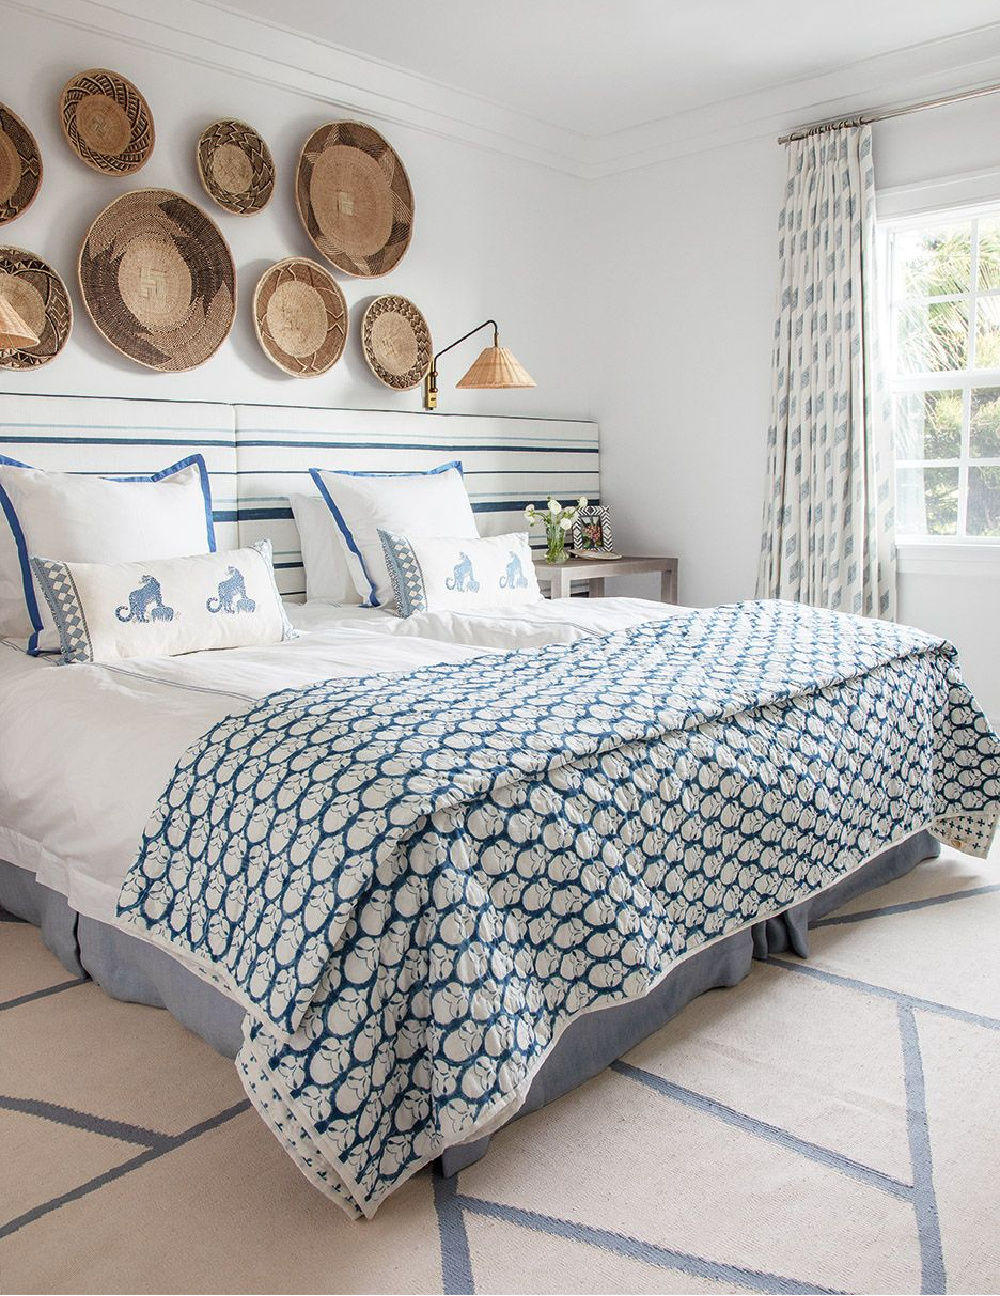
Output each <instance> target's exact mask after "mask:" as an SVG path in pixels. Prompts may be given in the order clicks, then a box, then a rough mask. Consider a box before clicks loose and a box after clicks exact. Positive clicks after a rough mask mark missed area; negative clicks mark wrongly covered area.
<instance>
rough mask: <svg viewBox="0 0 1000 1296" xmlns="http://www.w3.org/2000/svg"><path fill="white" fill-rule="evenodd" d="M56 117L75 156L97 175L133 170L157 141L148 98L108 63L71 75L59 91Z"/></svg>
mask: <svg viewBox="0 0 1000 1296" xmlns="http://www.w3.org/2000/svg"><path fill="white" fill-rule="evenodd" d="M59 123H60V125H61V126H62V132H63V135H64V136H65V138H66V142H67V144H69V146H70V148H71V149H72V150H73V152H74V153H75V154H76V155H77V157H78V158H79V159H80V160H81V161H82V162H86V164H87V166H89V167H91V168H92V169H93V170H94V171H98V172H99V173H100V174H101V175H107V176H121V175H133V174H134V173H135V172H136V171H139V170H140V169H141V168H142V167H144V166H145V165H146V163H147V162H148V161H149V159H150V156H151V154H152V152H153V146H154V144H155V143H156V132H155V130H154V127H153V114H152V113H151V112H150V110H149V104H148V103H147V102H146V100H145V99H144V98H143V97H142V95H141V94H140V93H139V91H138V90H137V89H136V87H135V86H134V85H133V84H132V82H131V81H129V80H127V79H126V78H125V77H123V76H121V75H120V74H119V73H117V72H111V71H109V70H108V69H107V68H90V69H89V71H87V72H80V73H78V74H77V75H76V76H75V77H70V79H69V80H68V81H67V82H66V84H65V85H64V86H63V89H62V94H61V95H60V97H59Z"/></svg>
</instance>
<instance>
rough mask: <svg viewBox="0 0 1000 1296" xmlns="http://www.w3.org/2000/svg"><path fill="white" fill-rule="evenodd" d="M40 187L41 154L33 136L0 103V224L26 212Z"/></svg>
mask: <svg viewBox="0 0 1000 1296" xmlns="http://www.w3.org/2000/svg"><path fill="white" fill-rule="evenodd" d="M41 185H42V155H41V153H40V152H39V151H38V145H37V144H36V143H35V137H34V136H33V135H32V133H31V131H30V130H28V128H27V126H25V124H24V122H23V121H22V120H21V119H20V117H18V115H17V113H16V112H13V111H12V110H11V109H10V108H8V107H7V105H6V104H0V225H4V224H6V223H7V221H12V220H13V219H14V218H15V217H16V216H20V215H21V213H22V212H26V211H27V210H28V208H29V207H30V206H31V204H32V203H33V202H34V201H35V198H36V197H37V195H38V190H39V189H40V188H41Z"/></svg>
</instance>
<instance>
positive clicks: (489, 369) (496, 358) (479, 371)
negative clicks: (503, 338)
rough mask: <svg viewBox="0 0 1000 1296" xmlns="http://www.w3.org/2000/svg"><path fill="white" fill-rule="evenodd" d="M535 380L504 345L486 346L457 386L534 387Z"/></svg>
mask: <svg viewBox="0 0 1000 1296" xmlns="http://www.w3.org/2000/svg"><path fill="white" fill-rule="evenodd" d="M534 385H535V380H534V378H532V376H531V374H529V373H528V371H527V369H525V367H524V365H523V364H521V362H520V360H518V359H517V357H516V356H515V355H514V353H513V352H512V351H508V349H507V348H506V347H502V346H488V347H484V349H483V350H482V352H481V353H480V355H479V358H478V359H477V360H475V361H474V362H473V364H472V366H471V368H470V369H469V372H468V373H467V374H466V375H465V377H464V378H460V379H459V380H458V382H457V383H456V384H455V386H456V387H477V388H488V387H534Z"/></svg>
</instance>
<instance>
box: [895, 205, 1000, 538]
mask: <svg viewBox="0 0 1000 1296" xmlns="http://www.w3.org/2000/svg"><path fill="white" fill-rule="evenodd" d="M885 228H886V234H887V251H888V284H889V315H890V318H889V336H890V346H889V357H888V359H889V367H890V375H891V393H892V411H893V422H894V427H895V436H896V533H897V535H898V536H899V537H900V538H901V539H904V540H905V539H914V538H920V539H925V538H928V537H934V538H935V539H942V540H962V541H965V542H967V543H968V542H970V541H975V542H984V543H988V542H991V541H992V542H994V543H997V542H1000V208H998V207H994V208H993V209H991V210H987V211H983V212H979V213H976V214H973V215H969V214H963V213H951V214H947V213H945V214H938V215H929V216H922V217H920V218H919V219H912V218H911V219H909V220H905V221H898V222H892V223H891V224H888V225H887V226H886V227H885Z"/></svg>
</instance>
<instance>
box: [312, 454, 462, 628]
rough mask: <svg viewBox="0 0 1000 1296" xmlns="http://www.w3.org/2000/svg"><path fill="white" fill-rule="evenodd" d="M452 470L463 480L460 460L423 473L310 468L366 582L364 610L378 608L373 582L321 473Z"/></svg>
mask: <svg viewBox="0 0 1000 1296" xmlns="http://www.w3.org/2000/svg"><path fill="white" fill-rule="evenodd" d="M452 468H457V469H458V475H459V476H460V477H461V478H463V479H464V477H465V470H464V468H463V467H462V461H461V459H449V461H448V462H447V463H443V464H439V465H438V466H437V468H427V469H425V470H424V471H423V472H355V471H352V470H351V469H348V468H310V469H309V476H310V477H311V478H312V479H313V481H314V482H315V483H316V485H317V487H318V488H319V493H320V494H321V495H322V496H323V498H324V499H325V500H326V506H327V508H328V509H329V510H330V512H331V513H332V514H333V520H334V521H335V522H336V524H337V526H338V527H339V528H340V534H341V535H342V536H343V537H344V543H345V544H346V545H347V547H348V549H350V551H351V553H353V554H354V556H355V557H356V558H357V560H358V563H359V565H360V567H361V572H362V575H363V576H364V578H365V580H366V581H367V582H368V593H367V595H365V597H364V598H363V599H362V600H361V606H362V607H366V608H373V607H378V601H377V600H376V598H375V593H376V588H375V582H374V581H373V580H372V576H371V572H370V571H369V570H368V568H367V567H366V566H365V560H364V558H362V556H361V550H360V549H359V548H358V544H357V541H356V540H355V539H354V535H353V533H352V532H351V531H350V529H349V528H348V525H347V523H346V522H345V521H344V515H343V514H342V513H341V511H340V509H339V508H338V507H337V506H336V504H334V502H333V497H332V496H331V494H330V492H329V491H328V490H327V488H326V486H325V485H324V483H323V477H322V474H323V473H330V474H331V475H335V476H337V477H434V476H436V474H438V473H445V472H449V471H450V470H451V469H452Z"/></svg>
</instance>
